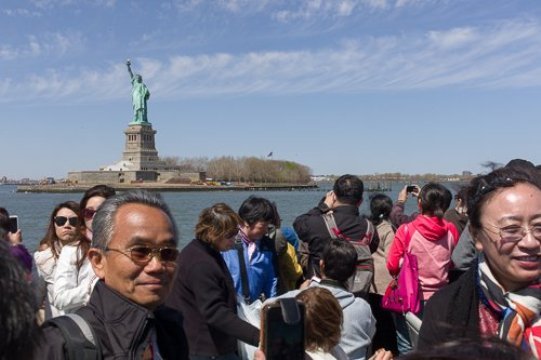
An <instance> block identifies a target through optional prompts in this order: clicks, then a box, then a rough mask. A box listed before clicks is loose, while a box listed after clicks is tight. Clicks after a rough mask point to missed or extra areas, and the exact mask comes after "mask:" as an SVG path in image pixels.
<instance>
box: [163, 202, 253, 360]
mask: <svg viewBox="0 0 541 360" xmlns="http://www.w3.org/2000/svg"><path fill="white" fill-rule="evenodd" d="M240 223H241V219H240V217H239V216H238V215H237V214H236V213H235V212H234V211H233V210H232V209H231V208H230V207H229V206H228V205H226V204H223V203H218V204H215V205H213V206H211V207H209V208H206V209H204V210H203V211H202V212H201V214H200V215H199V220H198V222H197V225H196V226H195V239H194V240H192V241H191V242H190V243H189V244H188V245H186V247H184V249H182V251H181V252H180V254H179V256H178V259H177V271H178V273H177V276H176V280H175V283H174V284H173V288H172V290H171V293H170V295H169V298H168V300H167V305H168V306H171V307H173V308H175V309H177V310H180V311H181V312H182V313H183V315H184V331H185V332H186V336H187V338H188V345H189V349H190V359H191V360H207V359H208V360H210V359H215V360H236V359H239V358H238V356H237V354H236V352H237V340H241V341H243V342H246V343H248V344H251V345H253V346H257V345H258V343H259V330H258V329H257V328H255V327H254V326H252V325H250V324H249V323H247V322H245V321H243V320H241V319H240V318H239V317H238V316H237V314H236V312H237V297H236V292H235V287H234V286H233V280H232V278H231V274H230V273H229V270H228V268H227V265H226V264H225V261H224V260H223V258H222V256H221V254H220V252H222V251H226V250H229V249H231V248H232V247H233V246H234V243H235V238H236V236H237V233H238V231H239V230H238V226H239V224H240Z"/></svg>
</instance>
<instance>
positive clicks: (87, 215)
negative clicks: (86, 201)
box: [81, 208, 97, 220]
mask: <svg viewBox="0 0 541 360" xmlns="http://www.w3.org/2000/svg"><path fill="white" fill-rule="evenodd" d="M96 211H97V210H94V209H90V208H84V209H83V210H81V215H82V216H83V218H85V219H86V220H90V219H92V218H93V217H94V215H96Z"/></svg>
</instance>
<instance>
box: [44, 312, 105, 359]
mask: <svg viewBox="0 0 541 360" xmlns="http://www.w3.org/2000/svg"><path fill="white" fill-rule="evenodd" d="M46 323H47V324H51V325H53V326H55V327H56V328H58V330H60V332H61V333H62V336H63V337H64V341H65V346H64V356H65V358H66V359H68V360H101V359H102V358H103V355H102V352H101V346H100V344H99V341H98V339H97V337H96V334H95V333H94V330H93V329H92V327H91V326H90V325H89V324H88V322H87V321H86V320H85V319H83V317H81V316H80V315H77V314H74V313H73V314H66V315H63V316H58V317H55V318H52V319H49V320H47V322H46Z"/></svg>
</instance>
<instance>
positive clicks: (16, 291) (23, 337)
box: [0, 241, 39, 360]
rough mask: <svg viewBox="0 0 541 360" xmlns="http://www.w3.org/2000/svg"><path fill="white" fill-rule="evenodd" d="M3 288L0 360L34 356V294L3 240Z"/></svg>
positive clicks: (0, 252) (0, 254)
mask: <svg viewBox="0 0 541 360" xmlns="http://www.w3.org/2000/svg"><path fill="white" fill-rule="evenodd" d="M0 289H2V295H1V296H0V329H1V331H0V334H1V336H0V360H4V359H31V358H32V354H33V352H34V346H35V344H36V341H37V340H38V337H39V335H38V327H37V324H36V321H35V313H36V309H35V304H34V303H33V299H34V295H33V293H32V290H31V288H30V286H29V285H28V283H27V281H26V278H25V275H24V271H23V269H22V268H21V266H20V265H19V262H18V261H17V260H16V259H15V258H14V257H13V256H12V255H11V253H10V251H9V245H8V243H7V242H4V241H0Z"/></svg>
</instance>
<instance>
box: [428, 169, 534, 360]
mask: <svg viewBox="0 0 541 360" xmlns="http://www.w3.org/2000/svg"><path fill="white" fill-rule="evenodd" d="M468 214H469V219H470V232H471V234H472V237H473V238H474V241H475V247H476V248H477V250H478V251H479V256H478V258H477V260H476V261H475V262H474V264H473V265H472V267H471V268H470V269H469V270H468V271H467V272H466V273H465V274H464V275H462V276H461V277H460V278H459V279H458V280H457V281H456V282H454V283H452V284H451V285H449V286H447V287H445V288H444V289H442V290H441V291H439V292H437V293H436V294H435V295H434V296H433V297H432V299H430V301H429V302H428V304H427V306H426V309H425V315H424V319H423V324H422V327H421V332H420V336H419V348H420V349H427V348H431V347H436V346H437V344H439V343H441V342H444V341H449V340H452V339H459V338H485V337H498V338H500V339H503V340H505V341H508V342H509V343H511V344H514V345H516V346H518V347H521V348H522V349H527V350H528V351H530V352H531V353H532V355H533V356H535V357H536V358H539V357H540V356H541V318H540V312H541V282H540V276H541V175H540V174H539V173H538V171H537V170H535V169H532V170H527V169H513V168H501V169H498V170H495V171H493V172H491V173H489V174H487V175H483V176H479V177H477V178H475V179H474V180H472V182H471V184H470V186H469V188H468Z"/></svg>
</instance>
